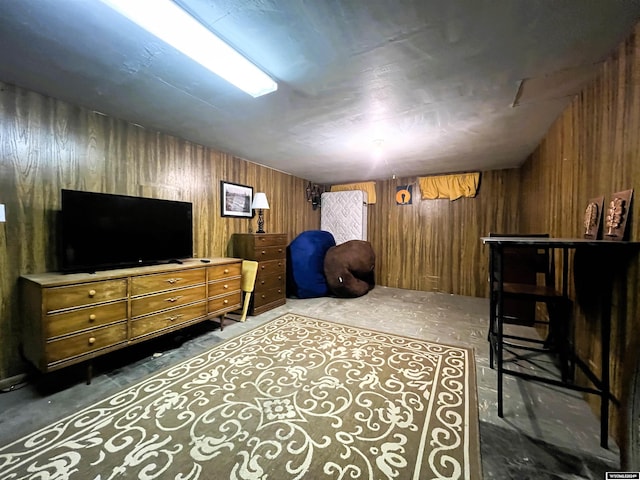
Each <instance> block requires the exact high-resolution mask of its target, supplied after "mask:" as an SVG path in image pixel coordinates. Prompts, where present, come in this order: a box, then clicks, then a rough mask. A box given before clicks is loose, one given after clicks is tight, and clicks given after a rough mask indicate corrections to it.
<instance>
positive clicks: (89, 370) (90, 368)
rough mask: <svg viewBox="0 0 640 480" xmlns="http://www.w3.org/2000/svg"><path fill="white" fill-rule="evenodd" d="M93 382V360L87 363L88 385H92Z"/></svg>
mask: <svg viewBox="0 0 640 480" xmlns="http://www.w3.org/2000/svg"><path fill="white" fill-rule="evenodd" d="M91 380H93V360H89V361H88V362H87V385H91Z"/></svg>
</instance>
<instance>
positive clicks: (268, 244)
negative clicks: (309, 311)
mask: <svg viewBox="0 0 640 480" xmlns="http://www.w3.org/2000/svg"><path fill="white" fill-rule="evenodd" d="M232 244H233V256H234V257H239V258H243V259H245V260H255V261H257V262H258V274H257V276H256V284H255V288H254V292H253V295H252V297H251V304H250V305H249V315H259V314H260V313H263V312H266V311H268V310H271V309H272V308H275V307H278V306H280V305H284V304H285V303H286V301H287V297H286V284H287V283H286V270H287V268H286V267H287V265H286V262H287V235H286V234H284V233H237V234H234V235H233V237H232Z"/></svg>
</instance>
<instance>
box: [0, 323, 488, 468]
mask: <svg viewBox="0 0 640 480" xmlns="http://www.w3.org/2000/svg"><path fill="white" fill-rule="evenodd" d="M87 388H91V387H90V386H89V387H87ZM479 451H480V448H479V439H478V412H477V397H476V384H475V368H474V363H473V353H472V351H471V350H469V349H466V348H460V347H454V346H448V345H440V344H436V343H430V342H427V341H423V340H416V339H411V338H406V337H400V336H397V335H390V334H385V333H380V332H375V331H371V330H365V329H361V328H356V327H350V326H346V325H341V324H337V323H332V322H327V321H322V320H316V319H312V318H308V317H302V316H300V315H295V314H287V315H283V316H282V317H279V318H277V319H275V320H273V321H271V322H269V323H267V324H265V325H262V326H260V327H258V328H256V329H254V330H252V331H250V332H248V333H245V334H243V335H240V336H238V337H236V338H233V339H230V340H227V341H226V342H223V343H221V344H219V345H217V346H215V347H214V348H213V349H211V350H209V351H208V352H206V353H203V354H201V355H199V356H197V357H195V358H192V359H190V360H187V361H185V362H182V363H181V364H179V365H177V366H175V367H172V368H170V369H167V370H165V371H163V372H160V373H158V374H156V375H154V376H151V377H149V378H148V379H146V380H144V381H142V382H140V383H138V384H137V385H134V386H132V387H130V388H128V389H126V390H124V391H122V392H121V393H119V394H117V395H114V396H112V397H110V398H108V399H106V400H104V401H102V402H100V403H98V404H96V405H93V406H91V407H89V408H86V409H85V410H83V411H81V412H79V413H77V414H74V415H71V416H69V417H67V418H65V419H64V420H61V421H59V422H58V423H55V424H52V425H50V426H49V427H46V428H44V429H42V430H40V431H38V432H36V433H33V434H31V435H28V436H27V437H25V438H22V439H21V440H19V441H16V442H13V443H11V444H9V445H6V446H5V447H2V448H0V479H3V480H9V479H11V480H17V479H79V480H80V479H81V480H87V479H94V480H107V479H122V478H130V479H156V478H157V479H175V480H195V479H202V480H210V479H215V480H218V479H272V480H288V479H300V478H305V479H314V480H315V479H370V480H373V479H444V478H446V479H471V480H476V479H481V478H482V470H481V463H480V454H479Z"/></svg>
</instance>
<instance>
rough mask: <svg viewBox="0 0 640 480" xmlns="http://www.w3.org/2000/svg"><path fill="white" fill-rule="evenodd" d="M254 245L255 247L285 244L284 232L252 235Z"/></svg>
mask: <svg viewBox="0 0 640 480" xmlns="http://www.w3.org/2000/svg"><path fill="white" fill-rule="evenodd" d="M254 246H255V248H256V249H260V248H262V247H274V246H285V247H286V246H287V235H286V234H284V233H283V234H280V233H278V234H270V235H260V234H256V235H254Z"/></svg>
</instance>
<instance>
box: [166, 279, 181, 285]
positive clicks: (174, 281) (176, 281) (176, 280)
mask: <svg viewBox="0 0 640 480" xmlns="http://www.w3.org/2000/svg"><path fill="white" fill-rule="evenodd" d="M180 280H182V279H181V278H169V279H167V282H169V283H170V284H171V285H173V284H174V283H178V282H179V281H180Z"/></svg>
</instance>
